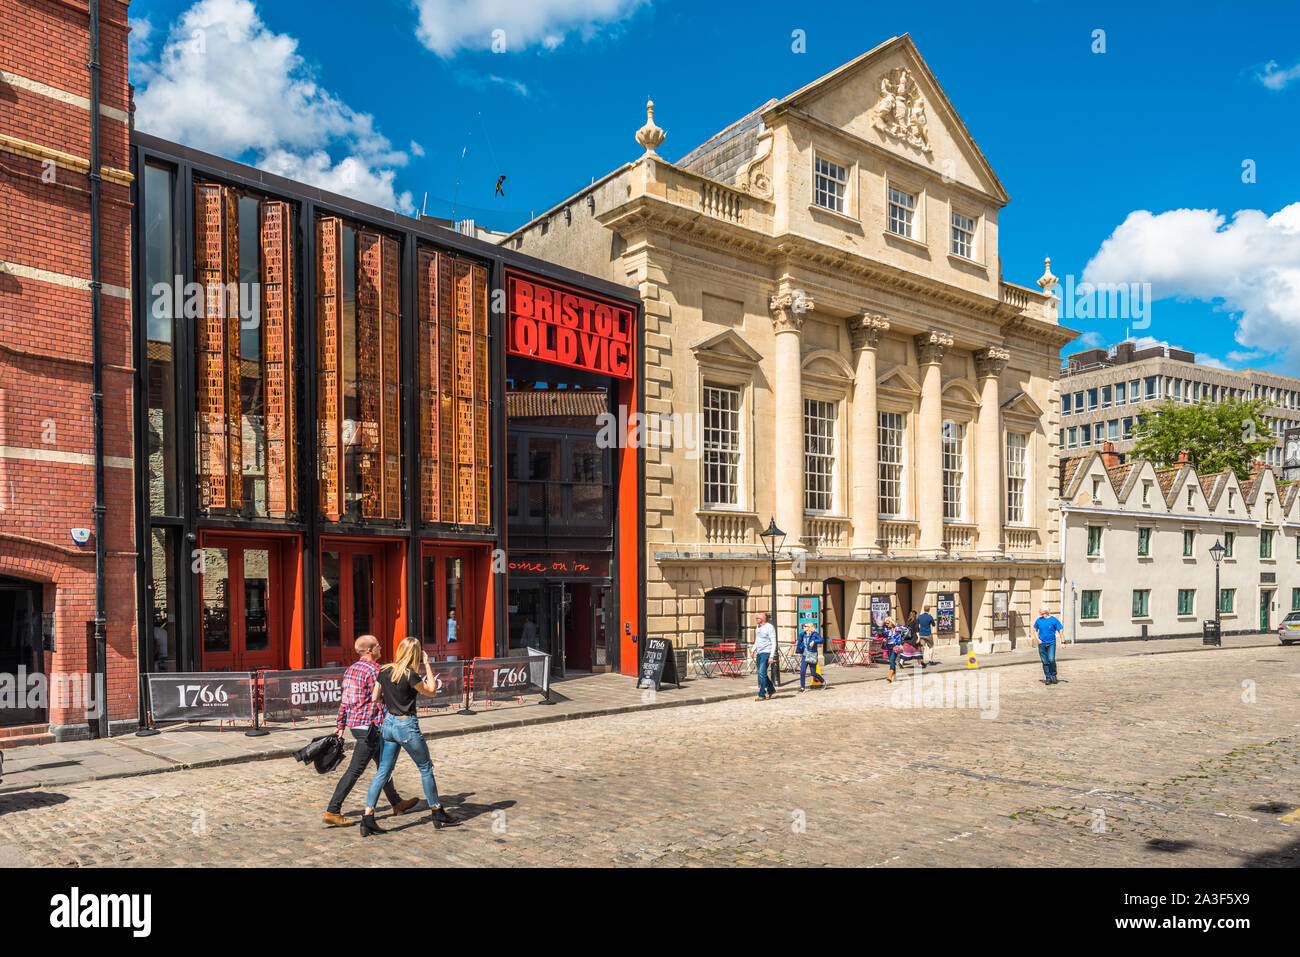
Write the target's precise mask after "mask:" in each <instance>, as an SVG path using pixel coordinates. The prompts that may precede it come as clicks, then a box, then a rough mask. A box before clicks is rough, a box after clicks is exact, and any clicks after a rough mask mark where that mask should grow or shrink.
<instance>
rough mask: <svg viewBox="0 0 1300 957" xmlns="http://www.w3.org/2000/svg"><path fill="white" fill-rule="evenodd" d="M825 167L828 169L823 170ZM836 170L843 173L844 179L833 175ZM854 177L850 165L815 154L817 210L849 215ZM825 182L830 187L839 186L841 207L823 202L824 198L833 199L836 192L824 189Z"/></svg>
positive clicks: (814, 182) (814, 188)
mask: <svg viewBox="0 0 1300 957" xmlns="http://www.w3.org/2000/svg"><path fill="white" fill-rule="evenodd" d="M823 165H825V166H826V167H827V169H825V170H824V169H823V168H822V167H823ZM834 170H839V171H840V172H841V173H843V179H840V178H837V177H836V176H834V175H833V171H834ZM852 176H853V167H852V165H851V164H848V163H841V162H840V161H839V160H835V159H832V158H831V157H830V156H827V155H824V154H822V153H820V152H814V153H813V195H812V204H813V206H815V207H816V208H817V209H824V210H827V211H829V212H832V213H838V214H840V215H841V216H848V215H849V184H850V182H851V180H852ZM823 180H824V181H825V182H826V183H827V184H828V187H829V185H832V184H837V185H838V186H839V194H838V199H839V205H838V206H832V205H828V204H827V203H824V202H822V201H821V200H822V196H823V195H825V196H827V197H831V196H833V195H834V192H833V191H832V190H831V189H829V188H827V189H823V188H822V182H823Z"/></svg>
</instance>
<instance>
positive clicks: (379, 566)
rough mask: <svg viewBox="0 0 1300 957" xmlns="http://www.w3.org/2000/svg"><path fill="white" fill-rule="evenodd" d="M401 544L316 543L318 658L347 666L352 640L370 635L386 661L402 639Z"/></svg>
mask: <svg viewBox="0 0 1300 957" xmlns="http://www.w3.org/2000/svg"><path fill="white" fill-rule="evenodd" d="M405 582H406V543H405V542H404V541H398V542H391V541H375V540H367V541H356V540H353V539H328V538H327V539H322V540H321V545H320V631H319V633H318V634H319V640H320V643H321V645H320V650H321V655H320V660H321V664H322V665H326V666H328V665H344V666H346V665H350V664H351V663H352V662H354V661H356V660H357V653H356V649H355V647H354V646H355V644H356V640H357V639H358V638H359V637H361V636H362V635H374V636H375V637H376V638H378V639H379V643H380V645H381V646H382V647H383V649H384V658H385V660H388V661H391V660H392V657H393V653H394V652H395V650H396V648H397V645H398V643H399V642H401V640H402V639H403V638H404V637H406V610H405V609H406V603H405V601H403V596H404V594H405V587H404V586H405Z"/></svg>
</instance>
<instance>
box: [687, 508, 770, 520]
mask: <svg viewBox="0 0 1300 957" xmlns="http://www.w3.org/2000/svg"><path fill="white" fill-rule="evenodd" d="M695 514H696V515H739V516H741V517H743V518H757V517H758V512H750V511H747V510H746V509H743V508H727V507H726V506H721V505H702V506H700V507H699V508H697V509H696V510H695Z"/></svg>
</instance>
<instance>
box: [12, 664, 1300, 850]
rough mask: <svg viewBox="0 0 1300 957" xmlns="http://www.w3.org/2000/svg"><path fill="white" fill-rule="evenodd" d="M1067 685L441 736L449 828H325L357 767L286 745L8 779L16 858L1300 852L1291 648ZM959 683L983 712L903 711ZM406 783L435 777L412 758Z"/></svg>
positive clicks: (348, 808) (962, 678) (419, 824)
mask: <svg viewBox="0 0 1300 957" xmlns="http://www.w3.org/2000/svg"><path fill="white" fill-rule="evenodd" d="M1061 677H1062V682H1061V684H1060V685H1058V686H1054V687H1047V686H1044V684H1043V683H1042V674H1041V671H1040V670H1039V669H1038V668H1037V667H1034V666H1018V667H1012V668H1000V669H986V670H983V671H980V672H957V673H953V674H950V675H947V676H943V675H932V676H930V678H928V679H926V681H927V684H926V685H924V686H922V687H921V688H920V689H917V688H914V687H911V686H908V685H907V683H906V682H900V683H899V684H897V685H895V686H893V687H891V686H889V685H887V684H885V683H884V682H882V681H869V682H866V683H863V684H856V685H852V686H841V687H834V686H832V687H830V688H829V689H827V690H825V691H820V692H809V693H808V694H803V695H800V694H797V693H795V690H794V688H795V687H796V686H794V685H791V684H790V683H787V684H786V685H785V686H784V687H783V688H782V691H781V694H780V695H779V697H778V698H777V700H776V701H774V702H770V703H768V702H764V703H758V702H754V701H752V700H745V701H726V702H721V703H716V704H708V705H700V706H692V707H684V708H677V709H672V710H662V711H645V712H640V713H633V714H626V715H616V716H613V717H608V718H600V719H593V720H588V721H579V722H565V723H561V724H551V725H543V726H537V727H531V728H516V729H507V730H501V731H494V732H491V733H489V734H479V735H472V736H469V737H465V738H457V739H447V740H440V741H436V742H434V743H433V745H432V751H433V755H434V761H435V767H436V771H437V778H438V785H439V788H440V790H441V792H442V794H443V797H444V800H445V802H446V804H447V806H448V807H449V808H450V809H451V810H452V811H453V812H454V813H456V814H457V815H458V816H460V817H461V818H463V819H464V823H463V824H462V826H460V827H456V828H453V829H446V830H442V831H436V830H435V829H434V828H433V826H432V825H431V824H430V823H429V822H428V817H427V814H425V813H420V812H417V813H415V814H413V815H411V816H408V817H403V818H396V819H394V818H391V817H388V812H387V808H386V807H384V808H383V809H382V810H381V812H380V825H381V826H385V827H389V828H390V833H388V834H386V835H382V836H375V837H371V838H365V839H362V838H361V837H360V835H359V833H358V831H357V829H355V828H347V829H342V828H338V829H327V828H324V827H323V826H322V825H321V823H320V816H321V813H322V811H323V810H324V807H325V803H326V800H327V798H328V796H329V793H330V791H331V790H332V788H333V785H334V783H335V781H336V780H337V774H338V773H341V772H337V771H336V772H335V773H333V774H330V775H325V776H318V775H317V774H316V773H315V772H314V771H310V770H306V769H304V768H303V767H302V766H301V765H298V764H296V763H294V762H293V761H291V760H284V759H277V760H272V761H255V762H252V763H247V764H239V765H232V766H229V767H218V768H208V769H200V770H188V771H177V772H170V773H164V774H155V775H150V776H145V777H136V778H122V779H116V780H108V781H101V782H89V783H87V784H83V785H75V786H68V787H65V788H61V789H59V788H49V789H42V790H31V791H22V792H17V793H11V794H0V863H3V864H7V865H24V864H27V865H36V866H42V865H55V866H68V865H150V864H156V865H187V866H192V865H200V864H216V865H235V864H238V865H252V866H275V865H303V864H305V865H381V864H385V863H388V862H396V863H402V864H410V865H442V864H450V865H571V864H579V865H582V864H592V865H627V864H631V865H749V864H808V865H822V864H833V865H862V866H891V865H903V866H933V865H959V866H998V865H1117V866H1143V865H1161V866H1169V865H1176V866H1211V865H1219V866H1241V865H1247V866H1260V865H1264V866H1276V865H1290V866H1295V865H1296V864H1297V863H1300V811H1297V807H1298V806H1300V707H1297V701H1300V649H1297V648H1284V647H1272V648H1268V647H1266V648H1245V649H1223V650H1221V651H1217V652H1214V653H1177V654H1162V655H1149V656H1138V657H1128V658H1123V659H1096V660H1082V661H1075V662H1065V663H1063V665H1062V669H1061ZM945 681H946V682H948V683H949V684H950V688H951V687H958V688H959V690H960V691H961V692H962V693H964V694H966V695H967V697H968V701H967V704H968V705H970V704H973V703H976V702H974V701H973V700H971V699H974V698H975V693H976V691H978V693H979V698H978V702H977V703H978V705H979V707H969V706H968V707H966V708H954V707H947V708H943V707H900V705H902V704H924V703H926V701H927V700H929V699H932V698H933V697H934V688H935V687H942V684H941V683H942V682H945ZM930 682H934V683H935V684H934V685H931V684H930ZM953 682H957V683H958V685H952V683H953ZM918 692H919V693H918ZM368 779H369V776H368V775H366V776H363V778H362V781H361V784H360V785H359V786H358V788H357V790H355V791H354V792H353V794H352V796H351V798H350V799H349V801H348V802H347V804H346V805H345V813H347V814H348V815H349V816H350V817H357V816H359V815H360V811H361V805H362V803H363V801H364V787H365V784H366V782H367V781H368ZM396 781H397V784H398V787H399V790H400V791H401V793H402V795H403V796H408V795H413V794H418V793H419V790H418V789H419V778H418V775H417V774H416V772H415V770H414V767H413V766H412V764H411V763H410V761H409V759H407V758H406V757H405V756H403V757H402V758H401V759H400V761H399V764H398V771H397V774H396ZM421 808H423V804H421Z"/></svg>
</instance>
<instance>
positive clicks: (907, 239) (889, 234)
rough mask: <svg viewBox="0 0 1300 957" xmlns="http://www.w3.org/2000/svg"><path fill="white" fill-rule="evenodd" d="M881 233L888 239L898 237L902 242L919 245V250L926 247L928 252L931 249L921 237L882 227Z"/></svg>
mask: <svg viewBox="0 0 1300 957" xmlns="http://www.w3.org/2000/svg"><path fill="white" fill-rule="evenodd" d="M881 233H882V234H883V235H884V237H885V238H886V239H897V240H898V241H899V242H900V243H907V244H908V245H911V246H915V247H917V249H918V250H921V249H924V250H925V251H926V252H929V251H930V247H929V246H928V245H926V244H925V243H923V242H921V240H919V239H913V238H912V237H911V236H903V235H900V234H899V233H895V232H891V231H890V230H888V229H882V230H881Z"/></svg>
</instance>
